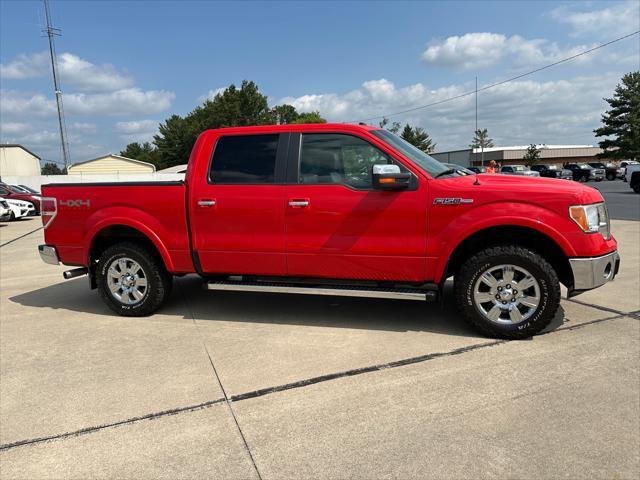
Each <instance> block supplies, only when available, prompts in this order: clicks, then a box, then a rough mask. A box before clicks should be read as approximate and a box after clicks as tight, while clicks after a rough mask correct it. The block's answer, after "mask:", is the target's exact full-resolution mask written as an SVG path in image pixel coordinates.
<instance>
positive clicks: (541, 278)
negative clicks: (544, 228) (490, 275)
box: [454, 245, 560, 339]
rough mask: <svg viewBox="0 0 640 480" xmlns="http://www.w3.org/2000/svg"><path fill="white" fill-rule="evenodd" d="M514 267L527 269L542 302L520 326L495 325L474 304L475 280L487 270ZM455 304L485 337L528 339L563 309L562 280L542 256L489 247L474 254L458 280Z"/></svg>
mask: <svg viewBox="0 0 640 480" xmlns="http://www.w3.org/2000/svg"><path fill="white" fill-rule="evenodd" d="M502 264H511V265H515V266H517V267H521V268H524V269H526V270H527V271H528V272H530V273H531V275H532V276H533V277H534V278H535V279H536V280H537V282H538V285H539V288H540V303H539V305H538V306H537V308H536V309H535V310H534V313H533V314H532V315H531V316H530V317H529V318H528V319H526V320H524V321H522V322H521V323H514V324H503V323H496V322H493V321H491V320H489V319H487V318H485V316H484V315H483V314H482V313H481V311H480V310H479V309H478V307H476V305H475V303H474V301H473V289H474V285H475V283H476V280H477V279H478V277H479V276H480V275H482V274H483V273H484V272H485V271H486V270H487V269H488V268H491V267H493V266H497V265H502ZM454 288H455V296H456V303H457V304H458V308H459V309H460V311H461V313H462V314H463V315H464V317H465V318H466V319H467V321H468V322H469V323H470V324H471V325H472V326H473V327H475V328H476V329H477V330H478V331H480V332H481V333H483V334H484V335H487V336H490V337H495V338H506V339H522V338H529V337H531V336H533V335H535V334H536V333H539V332H541V331H542V330H544V329H545V328H546V327H547V326H548V325H549V323H551V321H552V320H553V318H554V316H555V314H556V312H557V310H558V308H559V306H560V281H559V280H558V275H557V274H556V272H555V270H554V269H553V267H552V266H551V265H550V264H549V263H548V262H547V261H546V260H545V259H544V258H542V257H541V256H540V255H539V254H537V253H536V252H534V251H532V250H529V249H528V248H524V247H519V246H516V245H502V246H497V247H491V248H487V249H485V250H482V251H480V252H479V253H477V254H475V255H473V256H472V257H470V258H469V259H467V260H466V262H465V263H464V264H463V265H462V268H461V269H460V271H459V272H458V274H457V275H456V277H455V287H454Z"/></svg>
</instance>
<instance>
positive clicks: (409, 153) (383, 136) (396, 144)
mask: <svg viewBox="0 0 640 480" xmlns="http://www.w3.org/2000/svg"><path fill="white" fill-rule="evenodd" d="M371 133H372V134H373V135H375V136H376V137H378V138H379V139H380V140H382V141H383V142H385V143H387V144H389V145H390V146H392V147H393V148H395V149H396V150H398V151H399V152H400V153H402V154H403V155H404V156H405V157H407V158H408V159H409V160H411V161H413V162H414V163H415V164H416V165H417V166H419V167H420V168H421V169H422V170H424V171H425V172H427V173H428V174H429V175H431V176H432V177H435V176H436V175H438V174H439V173H442V172H446V171H447V170H448V167H446V166H445V165H443V164H442V163H440V162H439V161H437V160H436V159H435V158H433V157H431V156H429V155H427V154H426V153H424V152H423V151H422V150H420V149H418V148H416V147H414V146H413V145H411V144H410V143H409V142H407V141H406V140H403V139H402V138H400V137H398V136H397V135H394V134H393V133H391V132H389V131H388V130H372V131H371Z"/></svg>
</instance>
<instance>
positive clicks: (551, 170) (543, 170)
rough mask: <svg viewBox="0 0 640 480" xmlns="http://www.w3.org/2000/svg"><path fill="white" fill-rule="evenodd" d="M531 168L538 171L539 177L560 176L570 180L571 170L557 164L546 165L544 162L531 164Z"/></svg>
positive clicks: (571, 177)
mask: <svg viewBox="0 0 640 480" xmlns="http://www.w3.org/2000/svg"><path fill="white" fill-rule="evenodd" d="M531 170H533V171H534V172H538V173H539V174H540V176H541V177H547V178H560V179H562V180H572V179H573V172H572V171H571V170H567V169H566V168H561V167H559V166H558V165H546V164H544V163H541V164H538V165H533V166H532V167H531Z"/></svg>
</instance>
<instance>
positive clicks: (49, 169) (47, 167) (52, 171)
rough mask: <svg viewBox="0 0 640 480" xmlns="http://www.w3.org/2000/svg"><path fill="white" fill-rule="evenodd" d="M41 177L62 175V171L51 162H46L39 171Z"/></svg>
mask: <svg viewBox="0 0 640 480" xmlns="http://www.w3.org/2000/svg"><path fill="white" fill-rule="evenodd" d="M40 173H41V174H42V175H64V170H63V169H61V168H60V167H58V165H56V164H55V163H53V162H46V163H45V164H44V165H43V166H42V168H41V169H40Z"/></svg>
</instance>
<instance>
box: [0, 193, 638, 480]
mask: <svg viewBox="0 0 640 480" xmlns="http://www.w3.org/2000/svg"><path fill="white" fill-rule="evenodd" d="M620 183H621V182H620ZM625 186H626V184H625ZM633 198H636V197H630V199H633ZM630 201H632V200H630ZM614 218H615V216H614ZM38 226H39V219H30V220H25V221H22V222H15V223H11V224H4V225H3V226H0V245H2V246H1V247H0V268H1V271H0V286H1V294H0V311H1V320H0V374H1V381H0V476H1V477H2V478H3V479H14V478H24V479H35V478H78V479H87V478H242V479H244V478H263V479H279V478H285V479H288V478H363V479H364V478H366V479H369V478H398V479H406V478H476V477H502V478H504V477H509V478H559V477H562V478H584V477H590V478H607V479H622V478H638V475H640V348H639V347H640V246H639V241H640V222H638V221H633V220H630V219H627V220H614V221H613V222H612V229H613V233H614V235H616V237H617V238H618V241H619V242H620V253H621V256H622V262H623V263H622V268H621V271H620V274H619V276H618V277H617V279H616V281H615V282H613V283H610V284H608V285H606V286H604V287H603V288H601V289H598V290H596V291H592V292H589V293H586V294H584V295H582V296H580V297H577V298H576V299H575V300H563V302H562V308H561V309H560V311H559V314H558V316H557V318H556V319H555V321H554V322H553V324H552V326H551V328H549V329H548V331H547V332H546V333H545V334H543V335H539V336H536V337H535V338H533V339H530V340H526V341H511V342H507V341H496V340H492V339H488V338H484V337H482V336H479V335H478V334H476V333H475V332H474V331H473V330H471V329H470V328H469V327H468V326H467V325H466V324H465V323H464V322H463V321H462V320H461V319H460V318H459V316H458V315H457V313H456V311H455V305H453V304H452V299H451V296H450V295H449V296H448V299H447V302H446V304H445V305H444V308H441V307H440V306H439V305H428V304H422V303H418V302H401V301H391V300H370V299H369V300H367V299H345V298H331V297H318V298H315V297H306V296H287V295H275V296H273V295H267V294H248V293H247V294H242V293H231V292H229V293H223V292H217V293H212V292H206V291H203V290H202V289H201V288H200V284H199V280H198V279H197V278H196V277H194V276H188V277H184V278H180V279H177V280H176V281H175V288H174V292H173V297H172V299H171V302H170V303H169V305H168V306H167V307H166V308H164V309H163V310H162V311H161V312H160V313H158V314H156V315H153V316H151V317H148V318H122V317H117V316H114V315H113V314H112V313H111V312H110V311H109V310H108V309H107V308H106V307H105V306H104V305H103V304H102V302H101V301H100V300H99V298H98V294H97V293H96V292H95V291H90V290H89V288H88V285H87V280H86V278H78V279H74V280H70V281H64V280H63V279H62V275H61V273H62V271H63V270H65V267H62V266H60V267H53V266H50V265H45V264H44V263H42V262H41V261H40V259H39V257H38V254H37V251H36V247H37V245H38V244H39V243H42V230H36V231H34V230H35V229H36V228H37V227H38ZM30 232H31V233H30Z"/></svg>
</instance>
